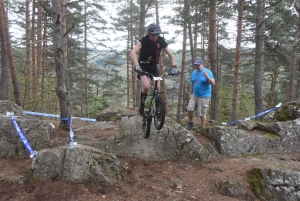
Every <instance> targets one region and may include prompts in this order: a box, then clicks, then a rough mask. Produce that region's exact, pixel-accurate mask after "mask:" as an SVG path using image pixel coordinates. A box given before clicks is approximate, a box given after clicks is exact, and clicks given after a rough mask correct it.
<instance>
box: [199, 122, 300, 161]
mask: <svg viewBox="0 0 300 201" xmlns="http://www.w3.org/2000/svg"><path fill="white" fill-rule="evenodd" d="M244 125H246V124H245V123H244ZM249 125H250V126H249ZM252 125H254V124H250V123H249V124H247V125H246V126H243V127H246V128H247V129H246V130H249V128H251V127H252V128H259V129H258V130H257V131H256V132H254V131H253V132H251V131H250V132H248V131H246V130H243V129H236V128H234V127H226V126H216V127H210V128H206V129H204V130H203V131H202V132H201V134H203V135H204V136H205V137H207V138H208V139H210V140H212V141H213V142H214V143H215V145H216V147H217V149H218V151H219V152H220V154H221V155H225V156H228V157H240V156H242V155H244V154H257V153H283V152H299V151H300V119H296V120H293V121H286V122H273V123H268V124H265V123H257V125H258V126H252Z"/></svg>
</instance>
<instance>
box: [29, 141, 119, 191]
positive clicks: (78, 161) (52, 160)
mask: <svg viewBox="0 0 300 201" xmlns="http://www.w3.org/2000/svg"><path fill="white" fill-rule="evenodd" d="M31 168H32V170H33V176H34V177H35V178H36V179H38V180H43V179H46V180H60V179H62V180H64V181H69V182H73V183H90V184H95V185H101V186H113V185H114V184H116V182H117V181H118V180H120V179H121V174H120V163H119V161H118V159H117V158H116V156H115V155H113V154H110V153H105V152H103V151H101V150H99V149H96V148H93V147H89V146H84V145H76V146H70V147H60V148H54V149H47V150H41V151H39V152H38V156H37V157H35V158H34V160H33V161H32V165H31Z"/></svg>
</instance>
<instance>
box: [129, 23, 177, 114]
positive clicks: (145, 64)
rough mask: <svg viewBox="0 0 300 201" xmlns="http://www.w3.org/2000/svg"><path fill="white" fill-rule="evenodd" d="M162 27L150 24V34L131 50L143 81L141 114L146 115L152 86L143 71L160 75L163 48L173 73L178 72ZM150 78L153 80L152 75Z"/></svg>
mask: <svg viewBox="0 0 300 201" xmlns="http://www.w3.org/2000/svg"><path fill="white" fill-rule="evenodd" d="M161 33H162V32H161V29H160V26H159V25H158V24H155V23H153V24H150V25H149V26H148V35H146V36H144V37H142V38H141V39H140V40H139V42H138V43H137V45H136V46H135V47H134V48H133V49H132V50H131V53H130V55H131V60H132V62H133V64H134V66H135V69H134V70H135V71H136V72H137V73H138V78H139V79H140V80H141V82H142V91H141V103H140V107H139V114H140V115H141V116H145V114H144V108H145V100H146V98H147V94H148V90H149V88H150V85H149V81H148V75H147V74H145V73H144V72H143V71H146V72H148V73H151V74H152V75H153V76H155V77H158V76H159V72H158V67H157V64H158V63H159V58H160V52H161V50H162V49H165V51H166V53H167V54H168V56H169V59H170V62H171V64H172V71H171V73H172V74H174V75H175V74H177V69H176V63H175V58H174V56H173V54H172V52H171V51H170V49H169V47H168V43H167V42H166V41H165V39H164V38H163V37H161V36H160V35H159V34H161ZM138 52H140V54H139V59H137V56H136V55H137V53H138ZM150 79H151V80H152V81H153V84H154V80H153V78H152V76H150ZM157 87H158V90H160V82H159V81H158V84H157Z"/></svg>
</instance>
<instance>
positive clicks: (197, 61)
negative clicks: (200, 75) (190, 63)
mask: <svg viewBox="0 0 300 201" xmlns="http://www.w3.org/2000/svg"><path fill="white" fill-rule="evenodd" d="M194 64H195V65H200V64H203V61H202V59H200V58H199V59H196V61H195V63H194Z"/></svg>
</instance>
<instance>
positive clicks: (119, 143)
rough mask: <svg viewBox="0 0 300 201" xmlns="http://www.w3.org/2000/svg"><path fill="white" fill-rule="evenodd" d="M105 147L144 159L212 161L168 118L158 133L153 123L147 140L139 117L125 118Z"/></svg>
mask: <svg viewBox="0 0 300 201" xmlns="http://www.w3.org/2000/svg"><path fill="white" fill-rule="evenodd" d="M105 148H106V152H111V153H114V154H116V155H122V156H129V157H136V158H142V159H144V160H158V161H159V160H168V159H184V160H192V161H201V162H209V161H211V155H210V154H209V152H208V151H207V150H206V149H205V148H204V147H203V145H201V144H200V143H199V142H198V141H197V140H196V138H195V137H194V136H193V135H192V134H191V133H190V132H189V131H188V130H186V129H184V128H183V127H182V126H181V125H180V124H176V123H175V122H174V121H172V120H171V119H170V118H166V122H165V125H164V127H163V128H162V129H161V130H159V131H158V130H156V129H155V127H154V125H153V124H152V127H151V133H150V137H149V138H147V139H145V138H144V137H143V136H142V118H141V117H139V116H134V117H131V118H127V119H125V120H123V121H122V122H121V123H120V126H119V129H118V131H117V133H116V136H114V137H112V138H110V139H108V140H107V142H106V147H105Z"/></svg>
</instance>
